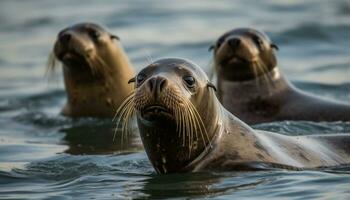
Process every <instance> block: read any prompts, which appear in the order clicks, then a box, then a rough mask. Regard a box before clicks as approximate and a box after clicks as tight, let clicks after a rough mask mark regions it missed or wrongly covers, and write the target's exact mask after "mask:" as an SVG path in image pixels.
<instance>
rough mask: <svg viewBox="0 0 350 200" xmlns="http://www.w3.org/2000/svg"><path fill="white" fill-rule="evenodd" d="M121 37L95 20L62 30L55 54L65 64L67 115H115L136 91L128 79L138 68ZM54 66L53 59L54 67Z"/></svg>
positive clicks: (51, 65)
mask: <svg viewBox="0 0 350 200" xmlns="http://www.w3.org/2000/svg"><path fill="white" fill-rule="evenodd" d="M118 40H119V38H118V37H117V36H114V35H112V34H110V33H108V32H107V31H106V30H104V29H103V28H102V27H101V26H99V25H97V24H94V23H80V24H76V25H74V26H71V27H68V28H65V29H63V30H62V31H61V32H60V33H59V34H58V36H57V41H56V42H55V45H54V51H53V56H54V57H55V59H58V60H59V61H60V62H61V63H62V64H63V74H64V83H65V88H66V93H67V103H66V105H65V107H64V108H63V110H62V114H63V115H66V116H71V117H113V116H114V114H115V111H116V109H117V108H118V107H119V106H120V104H121V103H122V101H123V99H124V98H126V96H127V95H129V94H130V93H131V92H132V89H133V88H132V86H130V85H128V83H127V81H128V80H129V79H130V78H131V77H133V76H134V71H133V68H132V66H131V64H130V62H129V59H128V57H127V56H126V54H125V52H124V50H123V48H122V46H121V44H120V43H119V41H118ZM55 59H51V61H54V60H55ZM54 66H55V62H51V63H50V65H49V67H50V70H52V69H53V67H54Z"/></svg>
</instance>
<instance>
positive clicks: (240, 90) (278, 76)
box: [217, 67, 290, 105]
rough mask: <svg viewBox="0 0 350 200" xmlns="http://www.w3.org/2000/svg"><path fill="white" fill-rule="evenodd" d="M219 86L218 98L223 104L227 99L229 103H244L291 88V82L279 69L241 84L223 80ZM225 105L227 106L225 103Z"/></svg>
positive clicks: (276, 68)
mask: <svg viewBox="0 0 350 200" xmlns="http://www.w3.org/2000/svg"><path fill="white" fill-rule="evenodd" d="M217 84H218V98H219V99H220V101H221V102H223V101H225V99H226V97H227V98H228V99H227V100H228V101H235V102H244V101H247V100H250V99H252V98H265V97H269V96H272V95H276V94H278V93H280V92H283V91H285V90H288V89H289V88H290V84H289V82H288V81H287V80H286V79H285V78H284V76H283V75H282V73H281V71H280V70H279V69H278V67H275V68H274V69H273V70H272V71H270V72H268V73H266V74H265V75H262V76H260V77H257V78H255V79H252V80H247V81H239V82H238V81H228V80H221V81H219V82H218V83H217ZM228 88H229V89H228ZM223 90H224V91H223ZM242 94H243V95H242ZM247 94H249V95H247ZM233 97H235V98H233ZM236 97H237V98H236ZM223 104H224V105H225V103H223Z"/></svg>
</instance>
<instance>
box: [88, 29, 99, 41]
mask: <svg viewBox="0 0 350 200" xmlns="http://www.w3.org/2000/svg"><path fill="white" fill-rule="evenodd" d="M89 35H90V37H91V38H92V39H94V40H98V38H100V36H101V34H100V32H98V31H95V30H90V31H89Z"/></svg>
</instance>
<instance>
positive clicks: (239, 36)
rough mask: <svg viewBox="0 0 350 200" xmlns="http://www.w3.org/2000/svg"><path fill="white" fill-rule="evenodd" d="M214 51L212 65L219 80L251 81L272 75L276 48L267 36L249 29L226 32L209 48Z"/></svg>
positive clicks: (275, 63)
mask: <svg viewBox="0 0 350 200" xmlns="http://www.w3.org/2000/svg"><path fill="white" fill-rule="evenodd" d="M209 49H210V50H211V49H213V50H214V53H213V54H214V64H215V67H216V70H217V71H218V74H219V76H220V77H223V78H224V79H226V80H230V81H244V80H249V79H254V78H255V77H258V76H260V75H263V74H265V73H267V72H269V71H271V70H272V69H273V68H274V67H275V66H276V65H277V60H276V56H275V52H274V50H275V49H276V50H277V49H278V47H277V46H276V45H275V44H274V43H272V42H271V40H270V39H269V38H268V36H267V35H266V34H264V33H262V32H260V31H258V30H255V29H251V28H239V29H233V30H231V31H228V32H226V33H225V34H223V35H222V36H220V37H219V39H218V40H217V41H216V43H215V45H213V46H211V47H210V48H209Z"/></svg>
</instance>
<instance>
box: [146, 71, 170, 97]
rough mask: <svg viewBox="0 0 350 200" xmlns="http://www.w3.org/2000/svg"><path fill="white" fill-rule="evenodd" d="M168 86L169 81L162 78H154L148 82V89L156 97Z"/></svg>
mask: <svg viewBox="0 0 350 200" xmlns="http://www.w3.org/2000/svg"><path fill="white" fill-rule="evenodd" d="M166 85H167V79H166V78H164V77H161V76H157V77H152V78H151V79H149V80H148V83H147V87H148V89H149V91H150V92H151V93H152V94H153V96H154V97H157V96H158V95H159V94H160V93H161V92H162V91H163V90H164V88H165V86H166Z"/></svg>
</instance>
